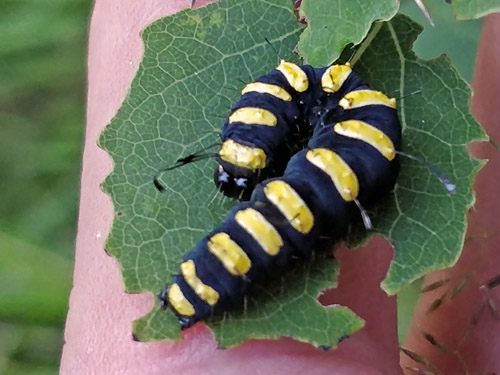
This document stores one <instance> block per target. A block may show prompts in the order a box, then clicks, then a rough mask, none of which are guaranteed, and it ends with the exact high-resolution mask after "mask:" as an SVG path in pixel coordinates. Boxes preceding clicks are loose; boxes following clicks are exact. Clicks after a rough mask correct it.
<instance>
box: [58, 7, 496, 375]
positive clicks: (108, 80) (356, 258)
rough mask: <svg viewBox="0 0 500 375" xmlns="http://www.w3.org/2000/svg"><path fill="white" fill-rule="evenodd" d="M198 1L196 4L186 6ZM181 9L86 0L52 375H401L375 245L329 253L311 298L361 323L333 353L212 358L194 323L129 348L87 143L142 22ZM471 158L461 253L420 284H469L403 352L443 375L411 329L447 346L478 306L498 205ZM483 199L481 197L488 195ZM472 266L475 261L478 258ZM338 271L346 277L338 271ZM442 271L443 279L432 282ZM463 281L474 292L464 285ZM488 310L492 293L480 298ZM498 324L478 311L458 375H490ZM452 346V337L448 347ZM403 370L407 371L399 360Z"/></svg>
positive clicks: (487, 154) (427, 320)
mask: <svg viewBox="0 0 500 375" xmlns="http://www.w3.org/2000/svg"><path fill="white" fill-rule="evenodd" d="M203 3H204V2H202V1H199V2H198V5H202V4H203ZM187 6H189V0H168V1H165V0H147V1H136V0H120V1H115V0H97V1H96V4H95V8H94V13H93V16H92V22H91V26H90V43H89V60H88V68H89V72H88V75H89V77H88V80H89V87H88V108H87V116H88V117H87V132H86V143H85V151H84V157H83V172H82V191H81V205H80V217H79V226H78V237H77V244H76V262H75V274H74V288H73V291H72V293H71V299H70V310H69V313H68V319H67V324H66V333H65V340H66V344H65V346H64V350H63V355H62V362H61V374H62V375H71V374H75V375H77V374H78V375H82V374H98V375H101V374H103V375H111V374H127V375H128V374H131V375H132V374H133V375H141V374H148V375H156V374H158V375H159V374H162V375H167V374H176V375H177V374H179V375H185V374H186V375H188V374H217V375H220V374H287V375H291V374H303V373H310V374H318V375H322V374H325V375H326V374H329V375H340V374H342V375H348V374H364V375H370V374H386V375H392V374H401V373H402V370H401V368H400V353H399V349H398V342H397V331H396V299H395V297H387V296H386V295H385V294H384V292H382V291H381V290H380V289H379V283H380V281H381V280H382V279H383V278H384V275H385V273H386V272H387V269H388V266H389V262H390V260H391V258H392V256H393V250H392V248H391V246H390V245H389V244H387V243H386V242H385V241H383V240H382V239H380V238H378V239H375V240H374V241H372V242H371V244H370V246H369V247H367V248H365V249H362V250H359V251H347V250H345V249H342V250H339V251H338V253H337V255H338V258H339V260H340V262H341V270H342V271H341V275H340V286H339V288H338V289H337V290H335V291H332V292H329V293H327V294H326V295H324V296H323V297H322V299H321V300H322V302H329V303H339V304H342V305H346V306H349V307H350V308H351V309H352V310H353V311H355V312H356V313H357V314H358V315H360V316H361V317H362V318H364V319H365V320H366V322H367V323H366V326H365V328H364V329H363V330H362V331H360V332H358V333H356V334H355V335H353V336H352V337H351V338H349V339H348V340H346V341H344V342H343V343H342V344H341V345H340V346H339V348H338V349H337V350H334V351H330V352H322V351H320V350H317V349H316V348H314V347H312V346H310V345H307V344H303V343H299V342H295V341H293V340H290V339H282V340H274V341H273V340H254V341H250V342H247V343H245V344H243V345H241V346H239V347H236V348H232V349H227V350H218V349H217V344H216V342H215V340H214V339H213V337H212V335H211V333H210V331H209V330H208V329H207V328H205V327H204V326H203V325H201V324H198V325H196V326H195V327H193V328H191V329H189V330H188V331H186V332H185V333H184V340H183V341H181V342H162V343H139V342H135V341H133V340H132V336H131V322H132V321H133V320H135V319H137V318H139V317H141V316H143V315H144V314H146V313H147V312H148V311H149V310H150V308H151V307H152V304H153V298H154V296H153V295H151V294H146V293H145V294H140V295H129V294H126V293H125V292H124V291H123V284H122V281H121V276H120V272H119V267H118V264H117V262H116V261H115V259H113V258H111V257H109V256H107V255H106V253H105V252H104V250H103V247H104V241H105V238H106V236H107V234H108V232H109V230H110V226H111V223H112V218H113V207H112V204H111V201H110V198H109V197H108V196H107V195H106V194H104V193H102V191H101V190H100V187H99V185H100V183H101V182H102V181H103V179H104V178H105V177H106V176H107V175H108V174H109V173H110V171H111V169H112V163H111V159H110V157H109V156H108V155H107V154H106V153H105V152H104V151H102V150H101V149H99V148H98V147H97V145H96V140H97V138H98V135H99V133H100V132H101V131H102V129H103V128H104V127H105V126H106V124H107V123H108V122H109V121H110V119H111V118H112V117H113V115H114V114H115V113H116V111H117V109H118V108H119V106H120V104H121V102H122V100H123V99H124V97H125V95H126V93H127V89H128V86H129V84H130V82H131V80H132V78H133V76H134V73H135V71H136V69H137V66H138V64H139V62H140V59H141V54H142V43H141V39H140V36H139V32H140V30H141V29H143V28H144V27H145V26H146V25H147V24H149V23H150V22H152V21H154V20H156V19H158V18H160V17H162V16H166V15H169V14H172V13H175V12H177V11H179V10H181V9H182V8H185V7H187ZM496 35H500V15H494V16H490V17H488V18H487V20H486V21H485V25H484V31H483V34H482V39H481V44H480V49H479V55H478V59H477V65H476V73H475V76H474V82H473V86H474V89H475V92H476V95H475V97H474V99H473V102H472V105H473V110H474V113H475V115H476V116H477V118H478V119H479V120H480V121H481V123H482V124H483V125H484V126H485V127H486V128H487V129H488V132H489V133H490V135H492V136H493V137H494V138H496V139H500V130H499V127H498V125H497V123H496V119H498V118H500V105H498V102H499V98H500V70H499V69H498V68H497V67H498V66H500V43H499V40H498V37H496ZM474 151H475V152H474V153H475V155H477V156H481V157H483V158H489V159H490V160H491V162H490V164H489V165H488V166H487V167H486V168H484V169H483V171H482V172H481V173H480V176H479V178H478V180H477V183H476V186H475V187H476V191H477V192H478V193H477V202H476V205H475V210H474V211H473V212H472V213H471V215H470V218H472V220H471V228H470V230H469V233H468V236H469V237H471V238H473V239H472V240H471V241H469V242H468V244H467V247H466V249H465V251H464V256H463V257H462V259H461V260H460V262H459V264H458V265H457V266H456V267H454V268H453V269H451V270H447V271H441V272H436V273H433V274H431V275H429V276H428V277H427V281H426V282H427V283H430V282H432V281H434V280H439V279H441V278H443V277H450V276H453V275H462V274H463V272H464V271H466V270H469V269H471V268H472V267H475V268H474V269H475V270H476V271H477V276H476V277H473V278H472V279H471V281H470V282H469V283H468V285H467V287H466V289H465V290H464V292H463V293H462V294H461V295H460V296H459V297H457V298H456V299H455V300H453V301H452V302H448V303H445V304H444V305H443V306H442V307H441V308H439V309H438V310H436V311H434V312H433V313H431V314H426V310H427V308H428V306H429V303H431V302H432V301H433V300H434V299H435V298H436V297H438V296H439V295H440V294H439V291H438V292H434V293H429V294H427V295H425V296H424V297H423V298H422V299H421V300H420V302H419V305H418V308H417V309H418V310H417V314H416V316H415V321H414V324H413V326H412V328H411V330H410V334H409V338H408V342H407V343H406V345H405V346H406V347H407V348H409V349H411V350H412V351H414V352H418V353H420V354H423V355H425V356H426V357H427V358H428V359H430V360H431V361H433V362H435V363H437V364H439V366H440V368H441V369H442V370H443V371H444V370H446V371H447V372H446V373H447V374H458V373H461V372H463V369H462V367H460V365H459V364H458V363H457V359H456V358H454V357H453V356H449V355H446V354H443V353H442V352H440V351H439V350H437V349H436V348H435V347H433V346H432V345H430V344H428V343H427V342H426V341H425V340H424V339H423V338H422V335H421V334H420V330H425V331H428V332H431V333H432V334H433V335H434V336H435V337H436V338H438V339H439V340H440V341H442V342H445V343H447V344H449V345H450V346H452V347H453V345H454V343H455V342H456V339H457V337H458V336H460V334H461V332H463V331H464V330H465V328H466V327H467V325H468V324H469V321H470V319H471V316H472V314H473V312H474V311H475V310H477V308H478V306H479V303H480V302H479V299H480V298H481V296H482V294H481V292H480V291H479V289H478V288H477V285H479V284H481V283H482V282H484V281H486V280H487V279H489V278H491V277H493V276H495V275H497V274H499V273H500V257H499V255H500V254H499V253H500V246H499V244H500V241H499V233H498V230H497V228H499V227H500V219H499V217H498V215H497V213H498V211H499V210H500V200H498V199H494V197H495V194H494V193H495V192H497V191H498V188H499V185H500V183H499V181H500V169H499V168H498V165H499V164H498V162H499V161H500V151H498V150H495V149H494V148H493V147H492V146H491V145H489V144H485V145H476V146H475V147H474ZM492 198H493V199H492ZM477 259H480V260H482V261H478V260H477ZM346 270H348V271H346ZM344 271H345V272H344ZM443 275H445V276H443ZM474 283H475V284H476V285H474ZM492 295H493V297H494V298H495V299H496V301H498V303H499V304H500V287H499V288H497V289H495V290H492ZM499 333H500V322H498V321H496V320H494V319H493V318H492V314H489V312H488V311H486V313H485V314H483V316H482V317H481V320H480V322H479V324H478V325H477V327H475V328H474V331H473V333H472V335H471V336H470V337H469V339H468V340H467V342H466V345H465V346H464V347H463V349H464V350H463V356H464V359H465V362H466V363H467V364H468V366H469V370H470V371H486V370H488V371H496V372H500V356H499V355H498V352H499V350H500V334H499ZM454 340H455V341H454ZM402 365H403V366H416V365H415V362H413V361H411V360H409V359H408V358H407V357H404V356H403V357H402Z"/></svg>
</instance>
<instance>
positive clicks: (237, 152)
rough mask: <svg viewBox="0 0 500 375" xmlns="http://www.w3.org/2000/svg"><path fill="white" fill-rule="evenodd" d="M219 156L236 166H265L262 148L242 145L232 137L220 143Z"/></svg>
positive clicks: (253, 167)
mask: <svg viewBox="0 0 500 375" xmlns="http://www.w3.org/2000/svg"><path fill="white" fill-rule="evenodd" d="M219 157H220V158H221V159H222V160H224V161H227V162H228V163H231V164H233V165H236V166H237V167H242V168H247V169H263V168H265V167H266V153H265V152H264V150H263V149H261V148H258V147H251V146H246V145H242V144H241V143H238V142H235V141H233V140H232V139H228V140H226V141H225V142H224V143H223V144H222V147H221V149H220V151H219Z"/></svg>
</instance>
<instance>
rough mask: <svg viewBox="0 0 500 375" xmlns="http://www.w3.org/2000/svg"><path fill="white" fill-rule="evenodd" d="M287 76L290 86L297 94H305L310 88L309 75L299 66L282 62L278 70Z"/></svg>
mask: <svg viewBox="0 0 500 375" xmlns="http://www.w3.org/2000/svg"><path fill="white" fill-rule="evenodd" d="M276 69H277V70H279V71H280V72H281V73H283V75H284V76H285V78H286V80H287V81H288V84H289V85H290V86H292V87H293V89H294V90H295V91H297V92H304V91H306V90H307V89H308V88H309V80H308V79H307V74H306V73H305V72H304V71H303V70H302V69H300V67H299V66H298V65H295V64H293V63H291V62H286V61H285V60H281V63H280V64H279V66H278V67H277V68H276Z"/></svg>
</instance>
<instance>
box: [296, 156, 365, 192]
mask: <svg viewBox="0 0 500 375" xmlns="http://www.w3.org/2000/svg"><path fill="white" fill-rule="evenodd" d="M306 158H307V160H309V161H310V162H311V163H312V164H314V165H315V166H316V167H318V168H319V169H321V170H322V171H323V172H325V173H326V174H327V175H328V176H329V177H330V178H331V180H332V182H333V183H334V184H335V187H336V188H337V190H338V192H339V194H340V196H341V197H342V199H343V200H345V201H347V202H350V201H352V200H354V199H355V198H356V197H357V196H358V193H359V184H358V178H357V177H356V175H355V174H354V172H353V171H352V169H351V168H350V167H349V165H348V164H347V163H346V162H345V161H344V160H343V159H342V158H341V157H340V156H339V155H337V154H336V153H335V152H333V151H331V150H329V149H326V148H314V149H312V150H309V151H308V152H307V154H306Z"/></svg>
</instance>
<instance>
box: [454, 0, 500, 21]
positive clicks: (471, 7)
mask: <svg viewBox="0 0 500 375" xmlns="http://www.w3.org/2000/svg"><path fill="white" fill-rule="evenodd" d="M451 4H452V5H453V8H454V10H455V16H456V17H457V19H459V20H470V19H474V18H481V17H484V16H486V15H488V14H491V13H494V12H498V11H500V1H499V0H453V1H452V2H451Z"/></svg>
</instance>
